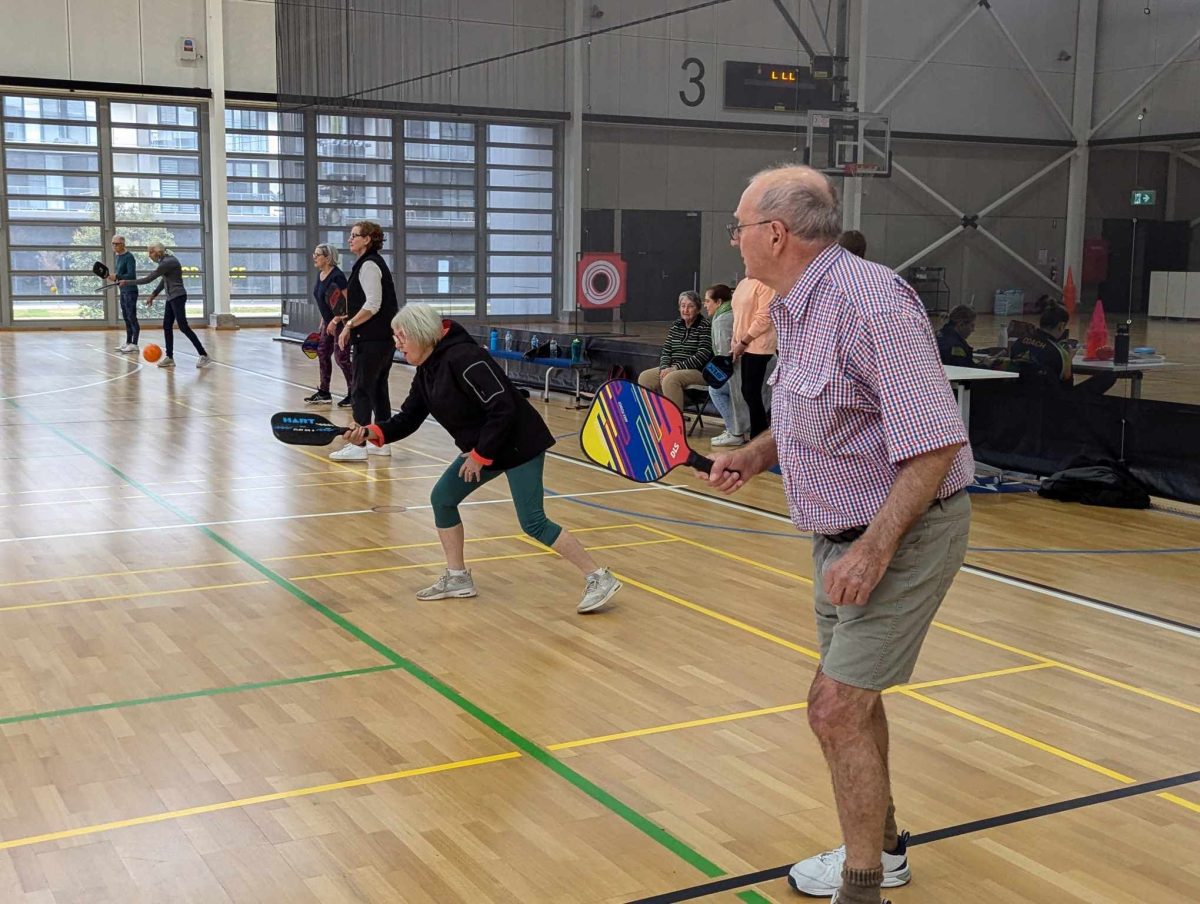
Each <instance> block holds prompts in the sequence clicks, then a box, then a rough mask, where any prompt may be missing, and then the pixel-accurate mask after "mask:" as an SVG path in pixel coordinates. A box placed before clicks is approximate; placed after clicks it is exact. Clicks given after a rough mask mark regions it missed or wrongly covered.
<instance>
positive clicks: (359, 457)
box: [329, 443, 367, 461]
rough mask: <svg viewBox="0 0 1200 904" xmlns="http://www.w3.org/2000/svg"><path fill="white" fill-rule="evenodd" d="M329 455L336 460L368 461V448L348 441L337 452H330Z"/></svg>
mask: <svg viewBox="0 0 1200 904" xmlns="http://www.w3.org/2000/svg"><path fill="white" fill-rule="evenodd" d="M329 457H330V458H331V459H333V460H334V461H366V460H367V450H366V449H364V448H363V447H362V446H356V445H354V444H353V443H346V445H344V446H342V448H340V449H338V450H337V451H336V452H330V453H329Z"/></svg>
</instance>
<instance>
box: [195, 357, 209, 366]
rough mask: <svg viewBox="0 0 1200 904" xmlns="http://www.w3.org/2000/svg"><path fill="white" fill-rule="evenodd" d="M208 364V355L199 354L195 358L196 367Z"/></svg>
mask: <svg viewBox="0 0 1200 904" xmlns="http://www.w3.org/2000/svg"><path fill="white" fill-rule="evenodd" d="M210 364H212V358H210V357H208V355H201V356H200V357H199V358H197V359H196V366H197V367H208V365H210Z"/></svg>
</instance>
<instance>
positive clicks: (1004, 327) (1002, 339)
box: [996, 320, 1008, 349]
mask: <svg viewBox="0 0 1200 904" xmlns="http://www.w3.org/2000/svg"><path fill="white" fill-rule="evenodd" d="M996 344H997V345H998V346H1000V348H1003V349H1007V348H1008V321H1007V320H1006V321H1003V322H1001V324H1000V333H999V335H998V336H996Z"/></svg>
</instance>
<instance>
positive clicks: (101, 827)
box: [0, 750, 521, 851]
mask: <svg viewBox="0 0 1200 904" xmlns="http://www.w3.org/2000/svg"><path fill="white" fill-rule="evenodd" d="M520 756H521V754H520V752H519V751H516V750H513V751H509V752H508V753H497V754H492V755H491V756H481V757H475V758H474V759H470V760H457V761H455V762H452V763H439V764H438V765H436V766H421V767H419V768H417V769H405V770H403V771H401V772H389V773H387V774H384V775H372V776H368V777H367V778H355V779H350V780H349V781H344V782H330V783H329V784H326V785H311V786H309V787H307V788H296V789H294V790H292V791H277V792H275V793H274V794H259V795H257V796H256V797H244V798H241V799H239V800H225V801H221V802H220V803H215V804H203V805H201V806H198V807H187V808H186V809H183V810H168V811H167V812H164V813H153V814H151V815H149V816H135V817H133V818H132V819H118V820H114V821H113V822H102V823H97V824H94V825H89V826H78V827H76V828H74V829H65V830H63V831H61V832H47V833H45V834H43V835H30V836H28V837H25V838H14V839H12V840H10V841H0V851H6V850H10V849H11V848H18V847H28V846H29V845H31V844H41V843H43V842H47V841H63V840H65V839H67V838H79V837H80V836H82V835H94V834H96V833H97V832H108V831H111V830H113V829H124V828H129V827H131V826H144V825H148V824H150V823H155V822H167V821H169V820H172V819H181V818H183V817H185V816H200V815H202V814H204V813H217V812H220V811H221V810H235V809H238V808H240V807H248V806H251V805H253V804H265V803H270V802H271V801H276V800H290V799H292V798H296V797H308V796H311V795H313V794H322V793H324V792H326V791H340V790H342V789H344V788H361V787H363V786H364V785H377V784H379V783H380V782H390V781H395V780H396V779H401V778H412V777H414V776H418V775H432V774H434V773H437V772H449V771H450V770H452V769H463V768H466V767H468V766H482V765H484V764H486V763H498V762H500V761H502V760H515V759H517V758H518V757H520Z"/></svg>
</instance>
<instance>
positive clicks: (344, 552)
mask: <svg viewBox="0 0 1200 904" xmlns="http://www.w3.org/2000/svg"><path fill="white" fill-rule="evenodd" d="M634 526H635V525H632V524H604V525H600V526H598V527H576V528H572V529H571V532H572V533H575V534H582V533H587V532H588V531H603V530H618V529H620V528H628V527H634ZM524 536H525V535H524V534H494V535H492V536H489V537H467V542H468V543H484V542H487V541H490V540H516V539H519V538H522V537H524ZM423 546H441V542H440V541H438V540H429V541H426V542H423V543H399V544H396V545H393V546H359V547H353V548H350V549H331V550H329V551H328V552H304V553H297V554H295V555H290V556H268V557H265V558H263V559H262V560H261V561H263V562H288V561H291V560H293V559H319V558H322V557H325V556H328V557H333V556H349V555H354V554H356V553H368V552H391V551H393V550H397V549H418V548H420V547H423ZM240 564H241V562H239V561H238V560H236V559H231V560H229V561H227V562H200V563H199V564H195V565H163V566H161V567H159V568H141V569H137V570H134V571H103V572H96V573H93V574H69V575H60V576H57V577H52V578H34V579H30V580H26V581H4V582H0V588H3V587H27V586H30V585H32V584H56V583H58V582H60V581H90V580H92V579H94V578H113V577H121V576H122V575H131V574H160V573H162V572H165V571H183V570H185V569H193V568H220V567H222V566H226V565H240Z"/></svg>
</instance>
